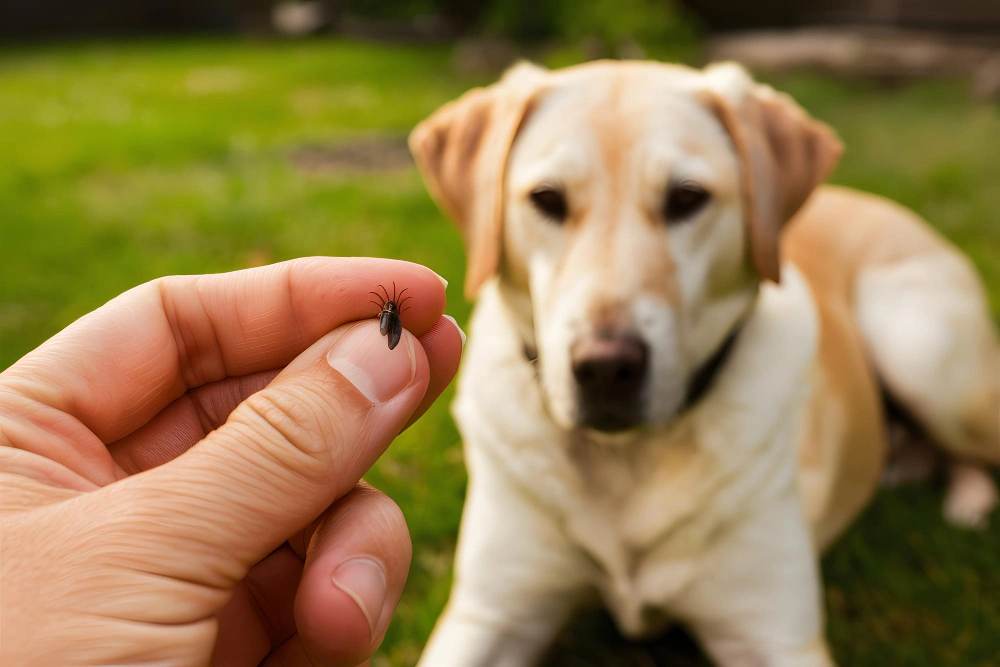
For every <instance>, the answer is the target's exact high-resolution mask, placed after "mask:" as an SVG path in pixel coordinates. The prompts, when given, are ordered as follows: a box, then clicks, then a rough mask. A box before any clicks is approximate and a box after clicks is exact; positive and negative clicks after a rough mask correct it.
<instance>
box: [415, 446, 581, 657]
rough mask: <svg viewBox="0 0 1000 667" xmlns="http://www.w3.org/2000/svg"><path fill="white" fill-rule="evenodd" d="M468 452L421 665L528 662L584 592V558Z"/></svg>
mask: <svg viewBox="0 0 1000 667" xmlns="http://www.w3.org/2000/svg"><path fill="white" fill-rule="evenodd" d="M467 454H468V456H469V459H470V460H469V469H470V479H469V490H468V493H467V497H466V503H465V509H464V511H463V514H462V527H461V531H460V534H459V541H458V551H457V554H456V559H455V579H454V585H453V587H452V592H451V598H450V600H449V601H448V605H447V607H446V608H445V611H444V613H443V614H442V615H441V617H440V618H439V619H438V622H437V625H436V626H435V628H434V632H433V634H432V635H431V638H430V641H429V642H428V644H427V646H426V648H425V649H424V653H423V655H422V656H421V658H420V663H419V665H420V666H421V667H442V666H447V667H475V666H479V665H482V666H484V667H485V666H487V665H489V666H490V667H527V666H529V665H532V664H534V663H535V662H537V660H538V658H539V656H540V655H541V654H542V653H543V652H544V651H545V650H546V648H547V647H548V646H549V644H550V643H551V641H552V639H553V638H554V636H555V635H556V633H558V632H559V630H560V629H561V628H562V626H563V625H564V624H565V623H566V621H567V619H568V617H569V615H570V614H571V613H572V611H573V610H574V609H575V608H576V606H577V605H578V604H579V602H580V601H581V598H583V597H584V596H586V595H587V593H588V592H589V581H590V579H589V577H590V574H591V572H590V565H589V564H588V562H587V561H586V559H585V558H583V556H582V555H581V554H580V552H579V550H578V549H576V548H574V547H573V545H572V544H571V543H570V542H569V541H568V540H567V538H566V537H565V535H564V534H563V532H562V531H561V530H560V527H559V525H558V521H557V519H556V517H555V516H553V515H552V514H550V513H548V512H546V511H545V509H544V508H543V507H541V506H540V505H539V504H538V503H537V502H535V501H534V500H533V499H531V498H530V497H528V496H527V492H526V491H525V490H524V489H522V488H521V487H519V486H518V485H517V484H515V483H513V482H512V481H511V480H509V479H508V478H507V477H506V473H505V472H504V471H502V470H499V469H498V466H497V465H496V464H495V463H493V462H489V461H483V463H484V464H485V465H474V463H476V461H475V458H476V453H475V452H474V451H472V450H471V448H467Z"/></svg>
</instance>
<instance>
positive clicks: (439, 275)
mask: <svg viewBox="0 0 1000 667" xmlns="http://www.w3.org/2000/svg"><path fill="white" fill-rule="evenodd" d="M434 275H435V276H437V277H438V280H440V281H441V284H442V285H444V288H445V289H448V281H447V280H445V279H444V276H442V275H441V274H440V273H437V272H435V273H434Z"/></svg>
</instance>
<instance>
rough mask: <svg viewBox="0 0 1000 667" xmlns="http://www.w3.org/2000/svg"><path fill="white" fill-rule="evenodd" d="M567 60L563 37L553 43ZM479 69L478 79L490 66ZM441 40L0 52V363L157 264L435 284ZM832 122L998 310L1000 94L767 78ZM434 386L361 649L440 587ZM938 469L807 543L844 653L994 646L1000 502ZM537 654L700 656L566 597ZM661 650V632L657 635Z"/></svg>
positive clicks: (997, 650)
mask: <svg viewBox="0 0 1000 667" xmlns="http://www.w3.org/2000/svg"><path fill="white" fill-rule="evenodd" d="M567 58H572V56H571V55H569V56H567V55H566V54H563V55H562V56H561V58H560V59H561V60H566V59H567ZM486 78H487V79H488V77H486ZM485 80H486V79H478V80H477V79H475V78H469V77H463V76H459V75H457V74H455V73H454V67H453V62H452V57H451V49H450V48H448V47H447V46H434V47H427V46H423V47H410V46H405V47H404V46H386V45H375V44H365V43H357V42H343V41H314V42H279V43H266V42H258V43H255V42H241V41H208V40H206V41H194V42H151V43H128V44H115V45H96V44H82V45H70V46H39V47H19V48H16V49H6V50H0V155H2V161H0V216H2V217H0V225H2V227H0V248H2V252H3V258H4V261H3V262H2V263H0V368H5V367H7V366H8V365H10V364H11V363H13V362H14V361H15V360H16V359H17V358H19V357H20V356H21V355H23V354H24V353H25V352H27V351H28V350H30V349H31V348H32V347H34V346H36V345H37V344H39V343H40V342H42V341H43V340H44V339H45V338H47V337H48V336H50V335H52V334H53V333H55V332H56V331H57V330H59V329H60V328H62V327H64V326H65V325H67V324H68V323H69V322H71V321H72V320H73V319H75V318H77V317H79V316H80V315H82V314H83V313H85V312H87V311H89V310H91V309H93V308H95V307H97V306H98V305H100V304H102V303H103V302H105V301H106V300H108V299H109V298H111V297H112V296H114V295H115V294H118V293H119V292H121V291H123V290H125V289H127V288H129V287H131V286H133V285H135V284H137V283H141V282H143V281H146V280H149V279H151V278H153V277H156V276H160V275H164V274H171V273H206V272H215V271H227V270H232V269H238V268H242V267H246V266H251V265H256V264H261V263H266V262H272V261H280V260H284V259H288V258H292V257H297V256H302V255H311V254H331V255H380V256H387V257H398V258H402V259H407V260H411V261H415V262H420V263H422V264H426V265H428V266H430V267H431V268H433V269H435V270H436V271H438V272H439V273H441V274H442V275H444V276H445V277H446V278H448V279H449V280H450V281H451V286H450V287H449V290H448V291H449V296H450V297H451V300H450V302H449V311H450V312H451V313H453V314H454V315H455V316H456V317H457V318H458V320H459V321H460V322H463V321H464V320H465V319H466V318H467V316H468V314H469V309H470V306H469V304H468V303H466V302H465V301H464V300H463V299H462V296H461V294H462V290H461V284H462V273H463V264H464V260H463V257H462V249H461V243H460V241H459V238H458V235H457V234H456V233H455V232H454V231H453V229H452V227H451V226H450V225H449V223H448V222H447V221H446V220H445V219H444V218H443V216H442V215H441V214H440V213H439V212H438V211H437V209H436V208H435V207H434V205H433V204H432V203H431V201H430V199H429V198H428V197H427V195H426V193H425V191H424V188H423V186H422V184H421V182H420V180H419V178H418V176H417V174H416V171H415V170H414V169H413V167H412V165H411V163H410V162H409V161H408V159H407V158H406V155H405V149H404V147H403V143H402V142H403V140H404V138H405V134H406V132H407V131H408V130H409V129H410V128H411V127H412V126H413V125H414V124H415V123H416V122H417V121H418V120H420V119H421V118H423V117H424V116H426V115H427V114H428V113H430V112H431V111H432V110H433V109H435V108H436V107H437V106H438V105H440V104H442V103H443V102H445V101H447V100H449V99H451V98H452V97H455V96H456V95H458V94H459V93H460V92H462V91H463V90H465V89H466V88H468V87H470V86H472V85H476V84H479V83H482V82H484V81H485ZM776 83H777V84H778V85H779V86H780V87H781V88H783V89H785V90H787V91H788V92H790V93H791V94H792V95H793V96H795V97H796V98H797V99H798V100H799V101H800V102H801V103H802V104H803V106H805V107H806V108H807V109H809V110H810V111H811V112H812V113H813V114H815V115H816V116H818V117H819V118H822V119H823V120H825V121H827V122H829V123H830V124H832V125H833V126H834V127H835V128H837V130H838V131H839V132H840V134H841V136H842V138H843V139H844V142H845V144H846V145H847V153H846V155H845V157H844V160H843V162H842V165H841V167H840V168H839V169H838V171H837V172H836V174H835V175H834V178H833V180H834V181H836V182H838V183H842V184H847V185H852V186H856V187H860V188H863V189H866V190H870V191H873V192H877V193H881V194H884V195H888V196H890V197H892V198H894V199H896V200H898V201H900V202H902V203H904V204H906V205H908V206H911V207H913V208H914V209H916V210H917V211H918V212H920V213H921V214H922V215H924V216H925V217H927V218H928V219H929V220H930V221H931V222H932V223H933V224H934V225H935V226H936V227H937V228H938V229H940V230H941V231H942V232H943V233H944V234H945V235H947V236H948V237H949V238H951V239H952V240H953V241H954V242H955V243H957V244H958V245H959V246H961V247H962V249H963V250H965V251H966V252H967V253H968V254H969V255H970V256H971V257H972V259H973V260H974V261H975V263H976V265H977V266H978V268H979V270H980V271H981V273H982V274H983V276H984V278H985V279H986V281H987V283H988V286H989V290H990V299H991V304H992V307H993V312H994V314H995V315H996V314H1000V219H998V213H997V212H998V211H1000V185H998V183H1000V114H998V110H997V107H996V106H995V105H989V104H985V103H979V104H977V103H973V102H971V101H970V100H969V98H968V95H967V93H966V89H965V86H964V85H963V84H962V83H961V82H939V83H925V84H919V85H911V86H905V87H898V88H895V89H892V90H887V89H885V88H883V87H878V86H875V85H874V84H864V83H857V82H855V83H845V82H837V81H833V80H830V79H826V78H819V77H803V76H800V77H792V78H787V79H783V80H780V81H776ZM450 400H451V393H450V391H449V392H447V393H446V394H445V396H444V397H443V398H442V399H441V400H440V401H438V403H437V405H435V406H434V408H432V409H431V410H430V411H429V412H428V413H427V415H426V416H425V417H424V418H423V419H422V420H421V421H420V422H419V423H418V424H416V425H415V426H414V427H412V428H411V429H409V430H408V431H407V432H406V433H404V434H403V435H402V436H400V438H399V439H398V440H397V441H396V443H395V444H394V445H393V446H392V448H391V449H390V450H389V453H388V454H387V455H386V456H385V457H384V458H383V459H382V460H381V461H380V462H379V464H378V465H377V466H376V468H375V469H374V470H373V471H372V472H371V474H370V475H369V476H368V479H369V481H371V482H372V483H373V484H375V485H376V486H378V487H379V488H381V489H382V490H384V491H385V492H386V493H388V494H389V495H390V496H392V497H393V498H394V499H395V500H396V501H397V502H398V503H399V505H400V506H401V507H402V508H403V511H404V513H405V514H406V517H407V521H408V523H409V527H410V532H411V534H412V536H413V542H414V558H413V566H412V568H411V572H410V580H409V583H408V584H407V591H406V594H405V596H404V598H403V600H402V602H401V603H400V606H399V612H398V614H397V616H396V619H395V620H394V622H393V624H392V626H391V628H390V630H389V633H388V635H387V637H386V641H385V644H384V645H383V647H382V649H381V650H380V653H379V655H378V657H377V658H376V660H375V661H374V662H373V664H375V665H408V664H412V663H413V661H414V660H415V659H416V657H417V655H418V654H419V650H420V647H421V646H422V644H423V642H424V640H425V639H426V637H427V635H428V633H429V632H430V629H431V627H432V625H433V623H434V619H435V618H436V615H437V613H438V612H439V611H440V609H441V607H442V606H443V604H444V602H445V600H446V597H447V592H448V587H449V572H450V567H451V556H452V550H453V548H454V542H455V532H456V527H457V524H458V519H459V515H460V512H461V507H462V497H463V492H464V486H465V473H464V469H463V464H462V454H461V448H460V445H459V441H458V434H457V432H456V430H455V427H454V425H453V424H452V421H451V418H450V416H449V414H448V409H447V406H448V403H449V401H450ZM941 495H942V491H941V488H940V486H939V485H928V486H911V487H905V488H901V489H895V490H886V491H883V492H881V494H880V495H879V497H878V500H877V501H876V502H875V503H874V505H873V506H872V507H871V508H870V509H869V511H867V513H866V514H865V515H864V517H863V518H862V520H861V521H859V522H858V523H857V524H856V525H855V526H854V527H853V529H852V530H851V531H850V533H849V534H848V535H847V536H846V537H845V538H844V539H843V540H842V541H841V542H840V543H839V544H838V545H837V547H836V548H835V549H834V550H833V551H832V552H831V553H830V554H829V555H828V556H827V557H826V558H825V559H824V562H823V570H824V575H825V579H826V584H827V603H828V609H829V617H830V618H829V635H830V638H831V642H832V645H833V648H834V652H835V654H836V656H837V658H838V660H839V662H840V664H842V665H851V666H867V665H879V666H882V665H926V666H928V667H931V666H934V667H937V666H940V665H982V666H986V665H1000V517H997V518H996V520H995V521H994V524H993V527H991V528H990V529H988V530H987V531H986V532H985V533H984V534H974V533H969V532H964V531H961V530H957V529H953V528H950V527H948V526H946V525H945V524H944V523H943V521H942V519H941V517H940V511H939V506H940V502H941ZM577 627H578V631H576V632H573V633H570V635H568V638H565V639H563V640H562V641H561V642H560V644H559V647H558V648H559V650H558V651H557V655H555V656H554V657H553V659H552V663H553V664H561V665H601V664H635V665H649V664H662V662H663V661H665V660H667V658H666V656H667V655H668V654H669V655H675V659H676V662H674V663H671V664H688V663H689V662H690V663H691V664H700V663H699V662H698V660H697V659H696V658H690V659H689V658H682V657H680V656H681V655H688V654H690V653H691V651H690V650H689V648H687V647H686V644H685V642H684V641H683V639H677V638H671V639H670V640H669V641H667V642H663V641H660V642H655V643H652V644H644V645H640V646H625V645H623V644H622V643H621V641H620V640H619V639H618V638H617V637H616V636H615V634H614V631H613V630H612V628H611V626H610V625H609V622H608V620H607V619H606V618H604V617H602V616H599V615H597V616H594V615H591V616H586V617H584V618H582V619H581V620H580V621H579V623H578V625H577ZM678 646H679V647H680V648H677V647H678Z"/></svg>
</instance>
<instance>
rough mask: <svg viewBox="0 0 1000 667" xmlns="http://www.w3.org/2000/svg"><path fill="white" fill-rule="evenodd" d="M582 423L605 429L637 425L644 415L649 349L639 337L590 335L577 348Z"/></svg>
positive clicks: (574, 353) (573, 358) (575, 366)
mask: <svg viewBox="0 0 1000 667" xmlns="http://www.w3.org/2000/svg"><path fill="white" fill-rule="evenodd" d="M571 361H572V364H573V376H574V377H575V378H576V383H577V387H578V388H579V392H580V406H581V408H582V410H581V411H582V421H583V422H584V423H585V424H586V425H588V426H591V427H593V428H598V429H601V430H608V431H613V430H620V429H624V428H628V427H630V426H633V425H634V424H635V422H636V421H637V420H638V419H639V415H640V414H641V406H640V405H639V401H638V398H639V394H640V393H641V391H642V388H643V385H644V384H645V381H646V370H647V365H648V361H649V348H648V347H647V346H646V344H645V343H644V342H643V341H642V340H641V339H639V338H637V337H635V336H622V335H618V336H589V337H586V338H582V339H580V340H578V341H577V342H576V344H575V345H573V349H572V351H571Z"/></svg>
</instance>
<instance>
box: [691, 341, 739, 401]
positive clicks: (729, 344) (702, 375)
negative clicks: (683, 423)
mask: <svg viewBox="0 0 1000 667" xmlns="http://www.w3.org/2000/svg"><path fill="white" fill-rule="evenodd" d="M742 330H743V322H739V323H737V325H736V326H735V327H733V330H732V331H730V332H729V335H728V336H726V340H724V341H722V345H720V346H719V348H718V349H717V350H716V351H715V353H714V354H712V356H710V357H709V358H708V359H707V360H706V361H705V363H703V364H702V365H701V367H700V368H698V370H697V371H695V373H694V375H692V376H691V379H690V380H689V381H688V387H687V394H686V395H685V396H684V403H683V404H682V405H681V411H682V412H683V411H684V410H687V409H688V408H690V407H691V406H692V405H694V404H695V403H697V402H698V401H699V400H700V399H701V397H702V396H704V395H705V392H707V391H708V390H709V389H710V388H711V386H712V381H713V380H715V376H716V375H718V374H719V371H721V370H722V367H723V366H724V365H725V363H726V361H727V360H728V359H729V355H730V353H732V351H733V347H734V344H735V343H736V338H737V337H738V336H739V335H740V331H742Z"/></svg>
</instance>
